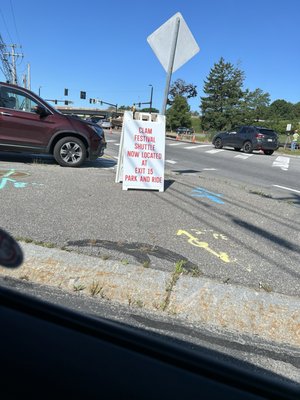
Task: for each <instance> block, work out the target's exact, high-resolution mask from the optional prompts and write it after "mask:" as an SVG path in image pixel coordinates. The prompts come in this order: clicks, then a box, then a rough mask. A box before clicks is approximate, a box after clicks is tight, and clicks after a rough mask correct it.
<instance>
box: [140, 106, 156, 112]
mask: <svg viewBox="0 0 300 400" xmlns="http://www.w3.org/2000/svg"><path fill="white" fill-rule="evenodd" d="M140 111H142V112H147V113H149V112H150V107H146V108H142V109H141V110H140ZM151 112H152V113H159V110H158V109H157V108H154V107H152V108H151Z"/></svg>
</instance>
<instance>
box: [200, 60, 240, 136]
mask: <svg viewBox="0 0 300 400" xmlns="http://www.w3.org/2000/svg"><path fill="white" fill-rule="evenodd" d="M243 82H244V72H243V71H241V70H240V69H239V68H237V67H235V66H234V65H233V64H231V63H229V62H225V60H224V58H223V57H221V58H220V60H219V62H218V63H215V64H214V66H213V68H212V69H211V71H210V73H209V75H208V78H207V80H206V81H204V89H203V91H204V93H205V94H206V97H201V110H202V127H203V129H205V130H210V129H213V130H224V129H230V128H231V127H232V126H234V125H237V124H239V123H240V122H241V119H242V118H243V113H242V103H243V96H244V92H243Z"/></svg>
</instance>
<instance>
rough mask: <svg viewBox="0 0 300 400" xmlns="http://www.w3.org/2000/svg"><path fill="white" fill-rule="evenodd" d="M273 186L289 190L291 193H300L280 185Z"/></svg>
mask: <svg viewBox="0 0 300 400" xmlns="http://www.w3.org/2000/svg"><path fill="white" fill-rule="evenodd" d="M273 186H275V187H278V188H280V189H285V190H289V191H290V192H295V193H300V190H296V189H291V188H288V187H285V186H280V185H273Z"/></svg>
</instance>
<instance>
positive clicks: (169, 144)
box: [167, 143, 184, 146]
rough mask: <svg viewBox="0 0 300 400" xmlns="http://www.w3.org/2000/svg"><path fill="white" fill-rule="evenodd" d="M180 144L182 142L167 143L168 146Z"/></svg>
mask: <svg viewBox="0 0 300 400" xmlns="http://www.w3.org/2000/svg"><path fill="white" fill-rule="evenodd" d="M181 144H184V143H167V145H168V146H180V145H181Z"/></svg>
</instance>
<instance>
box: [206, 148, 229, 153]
mask: <svg viewBox="0 0 300 400" xmlns="http://www.w3.org/2000/svg"><path fill="white" fill-rule="evenodd" d="M220 151H225V150H222V149H213V150H207V151H206V152H205V153H209V154H216V153H220Z"/></svg>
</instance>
